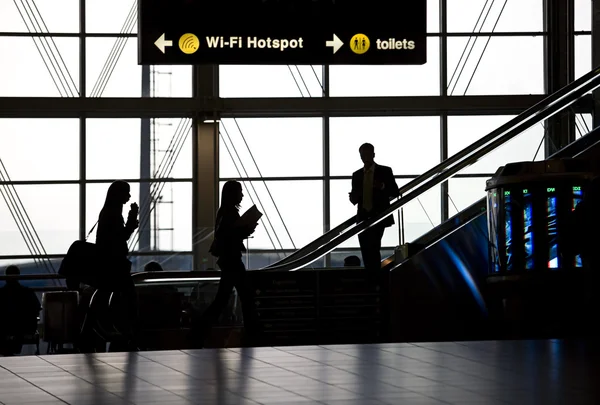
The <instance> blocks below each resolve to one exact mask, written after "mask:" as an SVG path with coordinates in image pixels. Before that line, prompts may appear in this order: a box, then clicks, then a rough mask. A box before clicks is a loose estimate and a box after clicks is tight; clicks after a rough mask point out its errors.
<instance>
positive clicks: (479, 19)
mask: <svg viewBox="0 0 600 405" xmlns="http://www.w3.org/2000/svg"><path fill="white" fill-rule="evenodd" d="M489 1H490V0H486V1H485V4H484V5H483V8H482V9H481V12H480V13H479V16H478V17H477V21H476V22H475V25H474V26H473V31H472V33H475V31H476V30H477V25H478V24H479V21H481V17H482V16H483V13H484V11H485V9H486V7H487V5H488V3H489ZM493 5H494V0H492V4H491V5H490V8H489V9H488V11H487V13H486V14H485V17H484V19H483V22H482V23H481V27H479V32H481V30H482V29H483V25H484V24H485V22H486V20H487V18H488V15H489V14H490V11H491V9H492V7H493ZM477 38H478V37H473V36H471V37H468V39H467V44H466V45H465V47H464V49H463V51H462V53H461V55H460V58H459V59H458V62H457V64H456V67H455V68H454V72H452V76H451V77H450V81H449V82H448V85H447V90H449V89H450V86H451V85H452V80H453V79H454V76H455V75H456V73H457V71H458V68H459V66H460V65H461V62H462V61H463V57H464V56H465V53H466V52H467V49H468V48H469V45H470V44H471V39H473V44H472V46H471V48H470V50H469V54H468V55H467V57H466V59H465V61H464V65H463V67H462V69H461V70H460V73H459V74H458V77H457V78H456V82H455V83H454V87H453V88H452V90H451V91H450V95H452V94H453V93H454V90H455V88H456V85H457V84H458V81H459V79H460V76H461V75H462V72H463V69H464V67H465V66H466V64H467V61H468V60H469V57H470V56H471V52H472V51H473V48H474V47H475V43H476V42H477Z"/></svg>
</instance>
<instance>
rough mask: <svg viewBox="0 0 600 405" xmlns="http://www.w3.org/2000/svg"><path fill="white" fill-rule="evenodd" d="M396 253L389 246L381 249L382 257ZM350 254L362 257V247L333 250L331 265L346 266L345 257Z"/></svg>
mask: <svg viewBox="0 0 600 405" xmlns="http://www.w3.org/2000/svg"><path fill="white" fill-rule="evenodd" d="M386 232H388V231H386ZM393 254H394V249H387V248H383V249H381V258H382V259H384V258H387V257H390V256H392V255H393ZM348 256H358V258H359V259H361V254H360V249H349V248H345V249H336V250H334V251H333V252H331V260H330V263H331V267H344V259H345V258H346V257H348ZM360 264H361V265H363V262H362V260H361V262H360Z"/></svg>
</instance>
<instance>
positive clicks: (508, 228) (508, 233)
mask: <svg viewBox="0 0 600 405" xmlns="http://www.w3.org/2000/svg"><path fill="white" fill-rule="evenodd" d="M511 212H512V199H511V196H510V191H505V192H504V222H505V224H504V238H505V239H504V240H505V245H504V246H506V270H508V271H511V270H512V269H513V246H512V231H513V225H512V215H511Z"/></svg>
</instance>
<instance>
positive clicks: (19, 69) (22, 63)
mask: <svg viewBox="0 0 600 405" xmlns="http://www.w3.org/2000/svg"><path fill="white" fill-rule="evenodd" d="M0 55H2V63H0V97H78V96H79V41H78V40H77V38H59V37H35V38H31V37H30V38H28V37H1V36H0Z"/></svg>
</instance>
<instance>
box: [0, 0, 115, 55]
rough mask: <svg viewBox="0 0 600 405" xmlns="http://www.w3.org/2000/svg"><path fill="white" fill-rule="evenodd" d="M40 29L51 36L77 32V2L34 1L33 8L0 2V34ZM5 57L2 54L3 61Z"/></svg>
mask: <svg viewBox="0 0 600 405" xmlns="http://www.w3.org/2000/svg"><path fill="white" fill-rule="evenodd" d="M105 9H106V12H107V13H110V12H111V11H112V10H110V9H109V8H107V7H106V8H105ZM36 22H37V24H35V23H36ZM40 27H43V28H45V29H44V32H49V33H52V34H56V33H71V32H73V33H74V32H78V31H79V0H51V1H36V2H35V7H32V6H31V3H30V2H23V1H11V0H2V1H0V32H39V28H40ZM5 57H6V54H4V53H2V60H3V61H4V60H5V59H4V58H5Z"/></svg>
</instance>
